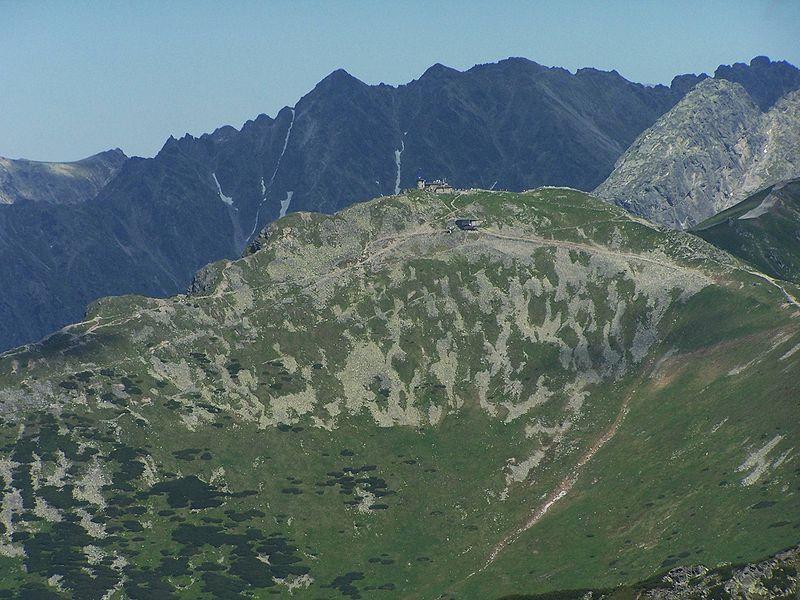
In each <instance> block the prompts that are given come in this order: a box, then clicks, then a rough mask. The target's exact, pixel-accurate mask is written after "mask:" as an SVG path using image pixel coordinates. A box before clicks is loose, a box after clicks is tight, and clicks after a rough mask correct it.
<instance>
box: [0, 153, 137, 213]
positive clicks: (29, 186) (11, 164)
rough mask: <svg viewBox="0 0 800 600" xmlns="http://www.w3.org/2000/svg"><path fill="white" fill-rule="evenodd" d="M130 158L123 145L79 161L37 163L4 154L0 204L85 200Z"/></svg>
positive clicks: (68, 202) (1, 163)
mask: <svg viewBox="0 0 800 600" xmlns="http://www.w3.org/2000/svg"><path fill="white" fill-rule="evenodd" d="M126 159H127V157H126V156H125V153H124V152H122V150H120V149H119V148H116V149H114V150H107V151H105V152H100V153H99V154H95V155H93V156H90V157H88V158H84V159H83V160H79V161H75V162H60V163H59V162H36V161H32V160H24V159H10V158H3V157H0V205H1V204H15V203H19V202H46V203H49V204H75V203H78V202H85V201H86V200H88V199H90V198H93V197H94V196H96V195H97V193H98V192H99V191H100V190H101V189H102V188H103V186H104V185H105V184H106V183H108V182H109V181H110V180H111V178H112V177H114V175H116V174H117V172H118V171H119V169H120V167H121V166H122V163H124V162H125V160H126Z"/></svg>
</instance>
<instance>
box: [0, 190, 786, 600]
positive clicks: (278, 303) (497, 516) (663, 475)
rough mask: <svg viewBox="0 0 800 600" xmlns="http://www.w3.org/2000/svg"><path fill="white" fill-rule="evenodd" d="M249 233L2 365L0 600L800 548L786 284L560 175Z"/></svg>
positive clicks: (387, 590)
mask: <svg viewBox="0 0 800 600" xmlns="http://www.w3.org/2000/svg"><path fill="white" fill-rule="evenodd" d="M459 216H470V217H475V218H479V219H481V220H482V221H483V223H484V226H483V228H482V229H481V230H480V231H478V232H460V231H455V232H452V233H448V231H447V229H448V224H449V223H450V222H451V221H452V219H453V218H455V217H459ZM258 245H259V246H260V249H259V250H258V251H257V252H254V253H253V254H251V255H249V256H247V257H246V258H244V259H241V260H238V261H234V262H228V261H225V262H221V263H217V264H214V265H212V266H211V267H209V268H208V269H207V270H206V271H204V272H203V273H201V274H199V275H198V278H197V282H196V284H195V286H194V288H195V292H194V293H193V295H188V296H178V297H175V298H171V299H167V300H155V299H148V298H141V297H122V298H115V299H105V300H102V301H100V302H98V303H96V304H95V305H94V306H93V307H92V309H91V310H90V312H89V314H88V315H87V318H86V320H85V321H84V322H82V323H79V324H76V325H74V326H71V327H69V328H67V329H66V330H64V331H63V332H61V333H59V334H57V335H55V336H52V337H51V338H49V339H48V340H46V341H45V342H43V343H42V344H40V345H37V346H33V347H29V348H23V349H19V350H16V351H12V352H10V353H6V354H5V355H3V356H2V358H0V410H1V411H2V418H3V424H2V428H0V477H2V479H3V480H4V483H5V486H4V489H3V492H2V499H1V503H0V524H2V527H0V573H2V576H0V590H4V592H0V597H2V594H3V593H5V594H6V595H11V596H13V595H15V594H16V595H20V596H21V597H33V596H34V594H41V595H42V596H43V597H46V596H47V595H49V596H52V597H68V596H70V595H72V596H77V597H81V598H100V597H103V596H104V595H106V594H109V593H110V597H112V598H123V597H130V598H154V597H158V598H170V597H175V598H198V597H208V598H212V597H214V598H217V597H219V598H225V597H233V598H237V597H258V598H266V597H271V596H272V595H286V594H287V593H288V592H289V590H291V592H292V594H293V597H298V598H306V597H308V598H359V597H361V598H438V597H455V598H487V597H499V596H503V595H507V594H512V593H541V592H547V591H550V590H559V589H575V588H586V587H607V586H613V585H616V584H618V583H621V582H634V581H638V580H641V579H643V578H646V577H649V576H650V575H652V574H653V573H656V572H660V571H664V570H665V569H667V568H670V567H672V566H675V565H679V564H695V563H698V562H704V563H705V564H709V565H716V564H717V563H721V562H741V561H747V560H752V559H756V558H760V557H762V556H764V555H767V554H770V553H773V552H776V551H777V550H780V549H781V548H784V547H787V546H790V545H794V544H797V543H798V537H800V533H798V527H799V526H800V521H798V519H797V515H798V514H800V501H798V498H800V496H798V491H800V490H798V484H800V473H798V469H797V464H796V459H795V452H796V450H795V448H794V446H795V441H796V440H797V439H798V433H799V432H798V429H800V425H799V424H798V423H800V419H798V416H800V415H799V414H798V412H800V411H799V409H798V407H797V403H796V398H797V393H798V388H800V377H798V376H797V374H798V372H800V351H797V350H798V349H800V327H799V326H800V305H798V304H796V300H794V298H795V296H796V295H797V290H796V288H794V287H792V286H790V285H788V284H785V285H784V284H782V283H780V284H779V283H777V282H771V281H769V280H768V279H765V278H763V277H761V276H759V275H758V274H753V273H749V272H748V271H747V270H745V269H743V268H742V266H741V263H739V262H738V261H737V260H736V259H734V258H732V257H730V256H729V255H727V254H725V253H723V252H721V251H719V250H717V249H715V248H714V247H712V246H710V245H708V244H706V243H705V242H703V241H702V240H699V239H698V238H696V237H694V236H692V235H688V234H683V233H677V232H662V231H659V230H657V229H654V228H652V227H651V226H650V225H648V224H647V223H645V222H642V221H639V220H635V219H633V218H631V217H629V216H627V215H626V214H625V213H624V212H623V211H621V210H620V209H617V208H615V207H613V206H609V205H606V204H604V203H602V202H600V201H597V200H594V199H592V198H590V197H589V196H587V195H585V194H583V193H580V192H577V191H573V190H565V189H542V190H537V191H533V192H528V193H525V194H505V193H488V192H478V193H473V194H464V195H459V196H444V197H436V196H431V195H426V194H420V193H412V194H410V195H409V196H401V197H391V198H383V199H378V200H376V201H372V202H368V203H364V204H361V205H357V206H354V207H352V208H349V209H347V210H346V211H343V212H342V213H339V214H338V215H336V216H332V217H330V216H323V215H316V214H314V215H312V214H303V213H296V214H292V215H290V216H288V217H286V218H285V219H282V220H280V221H279V222H277V223H276V224H274V225H273V226H271V228H270V229H269V231H268V232H267V233H266V235H264V236H262V239H260V240H259V244H258ZM781 286H783V287H781ZM545 507H546V508H547V509H546V510H545Z"/></svg>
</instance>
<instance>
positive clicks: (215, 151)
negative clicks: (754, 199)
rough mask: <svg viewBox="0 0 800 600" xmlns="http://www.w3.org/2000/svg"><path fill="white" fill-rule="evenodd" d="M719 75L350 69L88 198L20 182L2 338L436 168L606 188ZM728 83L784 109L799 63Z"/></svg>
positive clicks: (475, 183)
mask: <svg viewBox="0 0 800 600" xmlns="http://www.w3.org/2000/svg"><path fill="white" fill-rule="evenodd" d="M704 79H707V77H706V76H705V75H681V76H678V77H676V78H675V79H674V80H673V81H672V83H671V85H670V86H669V87H666V86H663V85H657V86H644V85H640V84H636V83H631V82H629V81H627V80H625V79H624V78H623V77H621V76H620V75H619V74H618V73H616V72H615V71H611V72H604V71H598V70H596V69H580V70H578V71H577V72H576V73H574V74H573V73H570V72H569V71H567V70H565V69H561V68H549V67H544V66H541V65H538V64H536V63H534V62H532V61H529V60H525V59H519V58H515V59H508V60H504V61H501V62H499V63H496V64H487V65H478V66H476V67H473V68H472V69H469V70H467V71H464V72H459V71H456V70H454V69H450V68H447V67H444V66H442V65H434V66H433V67H431V68H430V69H428V70H427V71H426V72H425V73H424V74H423V75H422V76H421V77H420V78H419V79H417V80H415V81H412V82H411V83H409V84H407V85H402V86H398V87H392V86H388V85H383V84H381V85H375V86H370V85H366V84H364V83H362V82H360V81H358V80H357V79H355V78H354V77H352V76H350V75H349V74H347V73H346V72H345V71H341V70H339V71H336V72H334V73H332V74H331V75H329V76H328V77H326V78H325V79H324V80H323V81H321V82H320V83H319V84H318V85H317V86H316V87H315V88H314V89H313V90H312V91H311V92H309V93H308V94H307V95H306V96H304V97H303V98H301V99H300V100H299V102H298V103H297V104H296V105H295V106H294V107H293V108H284V109H283V110H281V111H280V112H279V113H278V114H277V115H276V116H275V118H271V117H268V116H266V115H260V116H258V117H257V118H256V119H254V120H252V121H248V122H247V123H245V124H244V126H242V127H241V129H235V128H234V127H230V126H226V127H222V128H219V129H217V130H216V131H214V132H213V133H210V134H206V135H203V136H200V137H199V138H195V137H192V136H188V135H187V136H185V137H183V138H181V139H174V138H170V139H169V140H168V141H167V142H166V144H165V145H164V147H163V148H162V149H161V151H160V152H159V153H158V154H157V155H156V156H155V157H154V158H150V159H142V158H129V159H127V160H124V162H122V164H121V165H120V164H118V163H117V162H114V165H113V168H110V169H106V170H105V171H102V169H101V170H100V171H98V172H97V173H94V172H92V173H94V174H90V173H89V172H87V175H86V177H85V179H86V184H85V185H84V184H81V185H84V188H85V189H86V190H87V195H86V197H85V198H78V197H77V196H79V195H80V194H77V195H76V193H75V190H77V189H78V188H77V187H75V186H74V185H73V184H74V182H73V184H70V185H72V187H69V186H67V184H66V183H65V180H64V178H61V179H58V181H60V183H58V184H56V183H55V181H56V179H53V178H51V179H47V181H52V182H53V183H45V184H43V185H42V186H40V187H42V188H43V189H54V190H57V189H61V188H59V187H58V186H67V187H69V189H67V188H64V192H63V193H59V194H57V197H54V196H53V194H52V193H50V192H45V191H42V192H37V194H38V195H37V194H34V195H33V196H31V195H30V194H28V196H26V195H25V194H26V193H27V192H25V191H24V190H25V188H24V186H21V187H20V186H19V185H18V184H14V185H11V184H8V183H2V184H1V185H3V186H4V187H3V190H4V191H3V192H0V194H2V196H3V197H4V198H13V203H11V204H8V203H7V204H6V205H0V288H1V289H3V290H4V293H3V295H2V297H0V348H8V347H13V346H16V345H19V344H22V343H26V342H30V341H33V340H36V339H39V338H40V337H41V336H43V335H46V334H48V333H51V332H53V331H55V330H56V329H58V328H59V327H61V326H63V325H65V324H67V323H68V322H70V321H75V320H78V319H80V318H81V316H82V315H83V313H84V311H85V309H86V306H87V305H88V304H89V303H91V302H92V301H94V300H96V299H97V298H100V297H102V296H105V295H118V294H128V293H137V294H147V295H151V296H168V295H171V294H174V293H177V292H180V291H183V290H185V289H186V288H187V286H188V285H189V283H190V282H191V280H192V278H193V276H194V274H195V273H196V271H197V270H198V269H200V268H201V267H203V266H204V265H206V264H208V263H210V262H212V261H214V260H218V259H220V258H236V257H238V256H240V255H241V253H242V251H243V250H244V248H245V247H246V246H247V245H248V244H249V243H250V242H252V241H253V239H255V237H256V236H257V235H258V233H259V231H260V230H261V229H262V228H263V226H265V225H266V224H268V223H269V222H271V221H273V220H274V219H276V218H278V217H279V216H281V215H283V214H286V213H287V212H291V211H295V210H311V211H318V212H325V213H333V212H335V211H337V210H340V209H341V208H343V207H345V206H347V205H349V204H351V203H353V202H358V201H363V200H366V199H369V198H372V197H375V196H379V195H385V194H389V193H394V192H398V191H400V190H402V189H404V188H407V187H411V186H413V185H414V183H415V181H416V179H417V177H418V176H423V177H426V178H429V179H430V178H440V177H441V178H447V179H448V180H449V181H450V182H451V183H452V184H454V185H455V186H457V187H462V188H470V187H482V188H495V189H509V190H524V189H528V188H533V187H536V186H540V185H565V186H570V187H575V188H580V189H585V190H590V189H593V188H595V187H597V186H598V185H600V184H601V183H602V182H603V181H604V180H605V179H606V177H607V176H608V175H609V174H610V173H611V172H612V170H613V169H614V165H615V162H616V161H617V160H618V159H619V158H620V156H622V155H623V153H624V152H625V151H626V149H628V148H629V146H630V145H631V144H632V143H634V141H635V140H636V139H637V136H640V135H643V132H645V131H647V130H648V128H650V127H652V126H654V124H656V125H655V126H658V123H657V121H658V120H659V118H660V117H662V115H665V113H667V115H669V114H671V113H670V111H671V109H672V111H675V110H677V109H678V108H679V107H680V106H681V104H679V103H680V102H681V100H682V99H683V98H684V96H686V94H687V93H689V92H690V91H691V90H692V89H693V88H694V86H695V85H696V84H697V83H698V82H701V81H703V80H704ZM723 79H724V80H726V81H732V82H735V83H736V84H738V85H737V88H736V89H737V90H740V89H741V90H744V92H745V95H747V94H749V95H751V97H752V98H753V99H754V100H752V102H755V104H756V106H757V107H758V108H755V109H754V110H756V111H760V110H762V109H763V110H769V111H770V113H772V112H773V111H775V110H776V109H777V106H778V105H779V104H775V103H776V102H779V100H778V99H779V98H783V97H784V96H786V94H787V93H789V92H791V91H792V90H795V89H798V88H799V87H800V72H799V71H798V70H797V69H796V68H795V67H793V66H791V65H789V64H788V63H785V62H772V61H770V60H769V59H766V58H764V57H760V58H756V59H754V60H753V61H751V63H750V64H749V65H745V64H735V65H733V66H731V67H720V68H719V69H718V70H717V72H716V73H715V76H714V80H715V81H716V80H723ZM738 86H741V88H739V87H738ZM709 87H710V86H709ZM676 104H678V106H676ZM773 105H774V106H773ZM673 107H675V108H673ZM792 118H794V116H792ZM629 152H630V151H629ZM112 154H113V156H114V160H115V161H120V160H122V156H121V154H120V153H112ZM88 160H91V159H87V161H88ZM13 164H14V165H18V168H17V171H23V172H24V170H25V169H28V168H29V167H23V166H20V165H22V164H23V163H20V162H19V161H14V162H13ZM29 164H30V163H27V162H26V163H25V165H29ZM78 164H80V163H78ZM619 168H620V167H619V165H618V169H619ZM13 170H14V169H11V171H13ZM63 170H64V169H63V168H62V169H61V170H59V169H49V170H47V173H48V174H47V176H46V177H51V176H53V174H54V173H56V172H61V171H63ZM623 170H624V169H623ZM101 171H102V172H101ZM42 172H43V169H41V168H40V169H38V171H37V173H39V175H37V177H38V176H40V177H45V175H42ZM73 172H76V171H75V170H74V169H73ZM103 173H105V174H103ZM615 173H616V172H615ZM46 177H45V179H46ZM614 177H615V176H614V175H612V181H616V180H618V179H619V178H617V179H614ZM104 178H105V179H107V181H106V182H105V185H102V183H104ZM19 179H20V178H19V177H17V178H16V179H11V180H10V179H8V178H6V179H4V180H3V181H5V182H8V181H12V183H13V181H18V180H19ZM45 179H42V180H41V181H45ZM66 180H67V181H70V179H69V178H67V179H66ZM759 181H760V182H762V183H764V184H767V183H772V182H770V181H766V180H764V179H763V178H762V179H759ZM604 185H606V188H609V189H610V187H613V186H610V185H607V184H604ZM14 186H16V187H14ZM48 186H50V187H49V188H48ZM84 188H81V189H84ZM98 188H99V191H97V193H95V191H96V189H98ZM606 188H602V189H606ZM612 196H613V194H612ZM6 202H7V201H6ZM624 202H628V198H627V196H626V198H625V199H624ZM624 202H623V204H624ZM631 206H632V205H631ZM653 214H654V213H653ZM650 216H651V217H652V216H653V215H650ZM703 216H707V215H706V214H705V213H703Z"/></svg>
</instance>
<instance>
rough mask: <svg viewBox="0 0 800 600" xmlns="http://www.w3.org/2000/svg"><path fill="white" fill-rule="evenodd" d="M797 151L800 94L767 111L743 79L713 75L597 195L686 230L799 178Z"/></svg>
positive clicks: (623, 160) (644, 137)
mask: <svg viewBox="0 0 800 600" xmlns="http://www.w3.org/2000/svg"><path fill="white" fill-rule="evenodd" d="M798 148H800V91H791V92H789V93H787V94H786V95H785V96H783V97H782V98H780V99H779V100H777V102H776V103H775V104H774V105H773V106H771V107H770V108H769V109H768V110H766V111H765V112H762V110H761V108H759V106H758V105H757V104H756V103H755V102H754V100H753V98H751V96H750V95H749V94H748V93H747V92H746V91H745V89H744V88H743V87H741V86H740V85H739V84H737V83H731V82H729V81H726V80H724V79H707V80H705V81H703V82H701V83H700V84H698V85H697V86H696V87H695V88H694V89H693V90H692V91H691V92H690V93H689V94H687V95H686V97H685V98H684V99H683V100H681V102H679V103H678V104H677V105H676V106H675V107H674V108H673V109H672V110H670V111H669V112H668V113H667V114H665V115H664V116H663V117H661V118H660V119H659V120H658V121H657V122H656V123H655V124H654V125H653V126H652V127H650V128H649V129H647V130H646V131H645V132H644V133H642V134H641V135H640V136H639V137H638V138H637V140H636V141H635V142H634V143H633V145H632V146H631V147H630V148H629V149H628V150H627V151H626V152H625V154H623V155H622V156H621V157H620V159H619V160H618V161H617V164H616V166H615V168H614V171H613V172H612V173H611V175H610V176H609V177H608V179H606V181H604V182H603V183H602V184H601V185H600V186H599V187H598V188H597V189H596V190H595V193H596V194H598V195H599V196H600V197H602V198H605V199H608V200H610V201H612V202H615V203H616V204H618V205H620V206H623V207H625V208H626V209H627V210H630V211H631V212H633V213H634V214H638V215H641V216H644V217H646V218H648V219H650V220H652V221H654V222H656V223H660V224H662V225H666V226H667V227H672V228H676V229H686V228H688V227H691V226H693V225H697V224H698V223H699V222H700V221H703V220H705V219H706V218H708V217H710V216H712V215H714V214H716V213H718V212H720V211H722V210H724V209H726V208H728V207H730V206H731V205H733V204H735V203H737V202H739V201H741V200H743V199H744V198H746V197H747V196H749V195H750V194H752V193H754V192H756V191H758V190H759V189H761V188H763V187H766V186H768V185H772V184H774V183H777V182H779V181H782V180H785V179H788V178H791V177H797V176H798V175H800V153H799V152H798Z"/></svg>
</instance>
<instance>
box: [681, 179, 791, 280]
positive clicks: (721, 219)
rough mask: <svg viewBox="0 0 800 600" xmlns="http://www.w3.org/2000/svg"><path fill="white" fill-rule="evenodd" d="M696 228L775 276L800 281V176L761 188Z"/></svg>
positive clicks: (696, 230) (734, 253)
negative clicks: (799, 177)
mask: <svg viewBox="0 0 800 600" xmlns="http://www.w3.org/2000/svg"><path fill="white" fill-rule="evenodd" d="M693 232H694V233H696V234H697V235H699V236H700V237H702V238H703V239H705V240H707V241H709V242H711V243H712V244H714V245H715V246H717V247H719V248H722V249H723V250H726V251H728V252H730V253H731V254H733V255H735V256H737V257H739V258H741V259H742V260H745V261H747V262H749V263H750V264H752V265H754V266H755V267H756V268H757V269H759V270H760V271H762V272H764V273H766V274H768V275H771V276H772V277H777V278H779V279H785V280H787V281H794V282H795V283H797V282H800V180H792V181H789V182H786V183H783V184H778V185H774V186H770V187H768V188H766V189H764V190H761V191H760V192H758V193H756V194H753V195H752V196H750V197H749V198H747V199H746V200H743V201H742V202H740V203H739V204H737V205H736V206H732V207H731V208H729V209H727V210H724V211H722V212H721V213H719V214H717V215H714V216H713V217H711V218H710V219H708V220H706V221H704V222H703V223H701V224H700V225H698V226H697V227H695V228H694V229H693Z"/></svg>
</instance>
